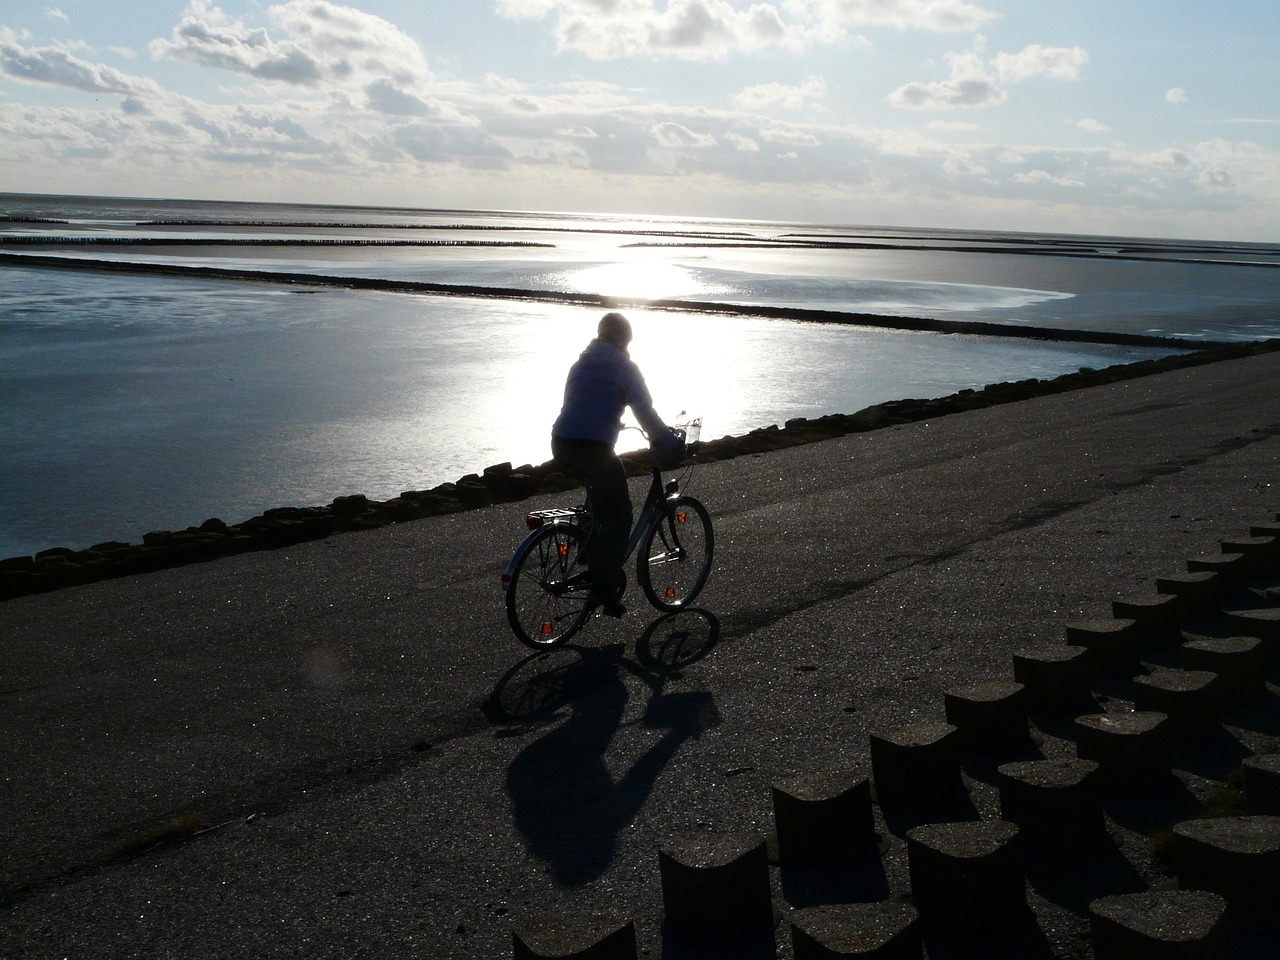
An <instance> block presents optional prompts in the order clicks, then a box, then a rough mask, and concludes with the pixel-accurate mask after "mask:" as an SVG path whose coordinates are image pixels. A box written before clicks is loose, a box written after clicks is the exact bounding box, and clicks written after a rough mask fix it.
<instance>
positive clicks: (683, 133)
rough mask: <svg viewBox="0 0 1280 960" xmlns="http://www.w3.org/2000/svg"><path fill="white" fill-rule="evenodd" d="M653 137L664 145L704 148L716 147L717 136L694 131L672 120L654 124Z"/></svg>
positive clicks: (651, 131)
mask: <svg viewBox="0 0 1280 960" xmlns="http://www.w3.org/2000/svg"><path fill="white" fill-rule="evenodd" d="M649 132H650V133H652V134H653V138H654V139H655V140H657V141H658V144H659V145H660V146H663V147H667V148H671V149H676V148H693V149H703V148H705V147H714V146H715V145H716V138H715V137H713V136H710V135H709V134H703V133H694V132H693V131H692V130H690V129H689V128H688V127H686V126H685V125H684V124H682V123H675V122H673V121H670V120H666V121H663V122H662V123H658V124H654V126H653V127H652V128H651V129H650V131H649Z"/></svg>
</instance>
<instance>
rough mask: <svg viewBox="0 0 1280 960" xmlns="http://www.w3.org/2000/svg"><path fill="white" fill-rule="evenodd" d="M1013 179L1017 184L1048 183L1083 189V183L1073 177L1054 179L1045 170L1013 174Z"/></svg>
mask: <svg viewBox="0 0 1280 960" xmlns="http://www.w3.org/2000/svg"><path fill="white" fill-rule="evenodd" d="M1013 179H1014V180H1015V181H1016V182H1018V183H1027V184H1040V183H1048V184H1052V185H1053V186H1055V187H1083V186H1084V181H1083V180H1078V179H1076V178H1075V177H1055V176H1054V175H1053V174H1051V173H1049V172H1048V171H1047V170H1031V171H1028V172H1027V173H1015V174H1014V175H1013Z"/></svg>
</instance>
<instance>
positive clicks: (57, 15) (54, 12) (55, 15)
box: [44, 7, 71, 23]
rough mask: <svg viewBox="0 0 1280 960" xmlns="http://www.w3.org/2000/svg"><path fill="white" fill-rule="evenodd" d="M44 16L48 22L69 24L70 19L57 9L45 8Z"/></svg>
mask: <svg viewBox="0 0 1280 960" xmlns="http://www.w3.org/2000/svg"><path fill="white" fill-rule="evenodd" d="M44 15H45V16H46V17H48V18H49V19H50V20H57V21H59V22H61V23H70V22H71V18H70V17H68V16H67V15H66V14H65V13H63V12H62V11H61V10H59V9H58V8H57V7H45V8H44Z"/></svg>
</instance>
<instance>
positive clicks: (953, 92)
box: [889, 53, 1009, 110]
mask: <svg viewBox="0 0 1280 960" xmlns="http://www.w3.org/2000/svg"><path fill="white" fill-rule="evenodd" d="M947 60H948V61H949V62H950V64H951V79H949V80H940V81H934V82H932V83H908V84H907V85H906V86H902V87H899V88H898V89H897V90H894V91H893V92H892V93H890V94H889V102H890V103H891V104H893V105H894V106H895V107H903V108H905V109H908V110H921V109H929V108H934V109H937V108H952V107H989V106H993V105H995V104H1000V103H1004V102H1005V101H1006V100H1007V99H1008V98H1009V95H1008V94H1007V93H1006V92H1005V91H1004V90H1002V89H1001V88H1000V87H999V86H998V85H997V84H996V81H995V78H994V77H992V76H991V75H990V74H989V73H988V72H987V68H986V65H985V64H984V63H983V62H982V58H981V57H979V56H978V55H977V54H976V53H951V54H948V55H947Z"/></svg>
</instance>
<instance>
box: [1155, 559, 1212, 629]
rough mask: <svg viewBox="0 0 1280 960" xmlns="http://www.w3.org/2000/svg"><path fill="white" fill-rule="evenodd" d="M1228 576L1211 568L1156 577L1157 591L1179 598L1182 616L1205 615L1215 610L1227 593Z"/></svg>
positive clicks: (1184, 617)
mask: <svg viewBox="0 0 1280 960" xmlns="http://www.w3.org/2000/svg"><path fill="white" fill-rule="evenodd" d="M1226 583H1227V581H1226V578H1225V577H1224V576H1223V575H1222V574H1221V573H1217V572H1214V571H1210V570H1199V571H1195V572H1188V573H1175V574H1170V575H1168V576H1165V577H1157V578H1156V592H1157V593H1162V594H1170V595H1172V596H1175V597H1177V598H1178V601H1179V603H1180V604H1181V606H1182V618H1183V619H1184V620H1185V619H1190V618H1194V617H1204V616H1208V615H1209V614H1211V613H1213V612H1215V611H1216V610H1217V609H1218V608H1219V606H1220V605H1221V603H1222V598H1223V596H1224V595H1225V594H1226V592H1227V590H1226Z"/></svg>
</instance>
